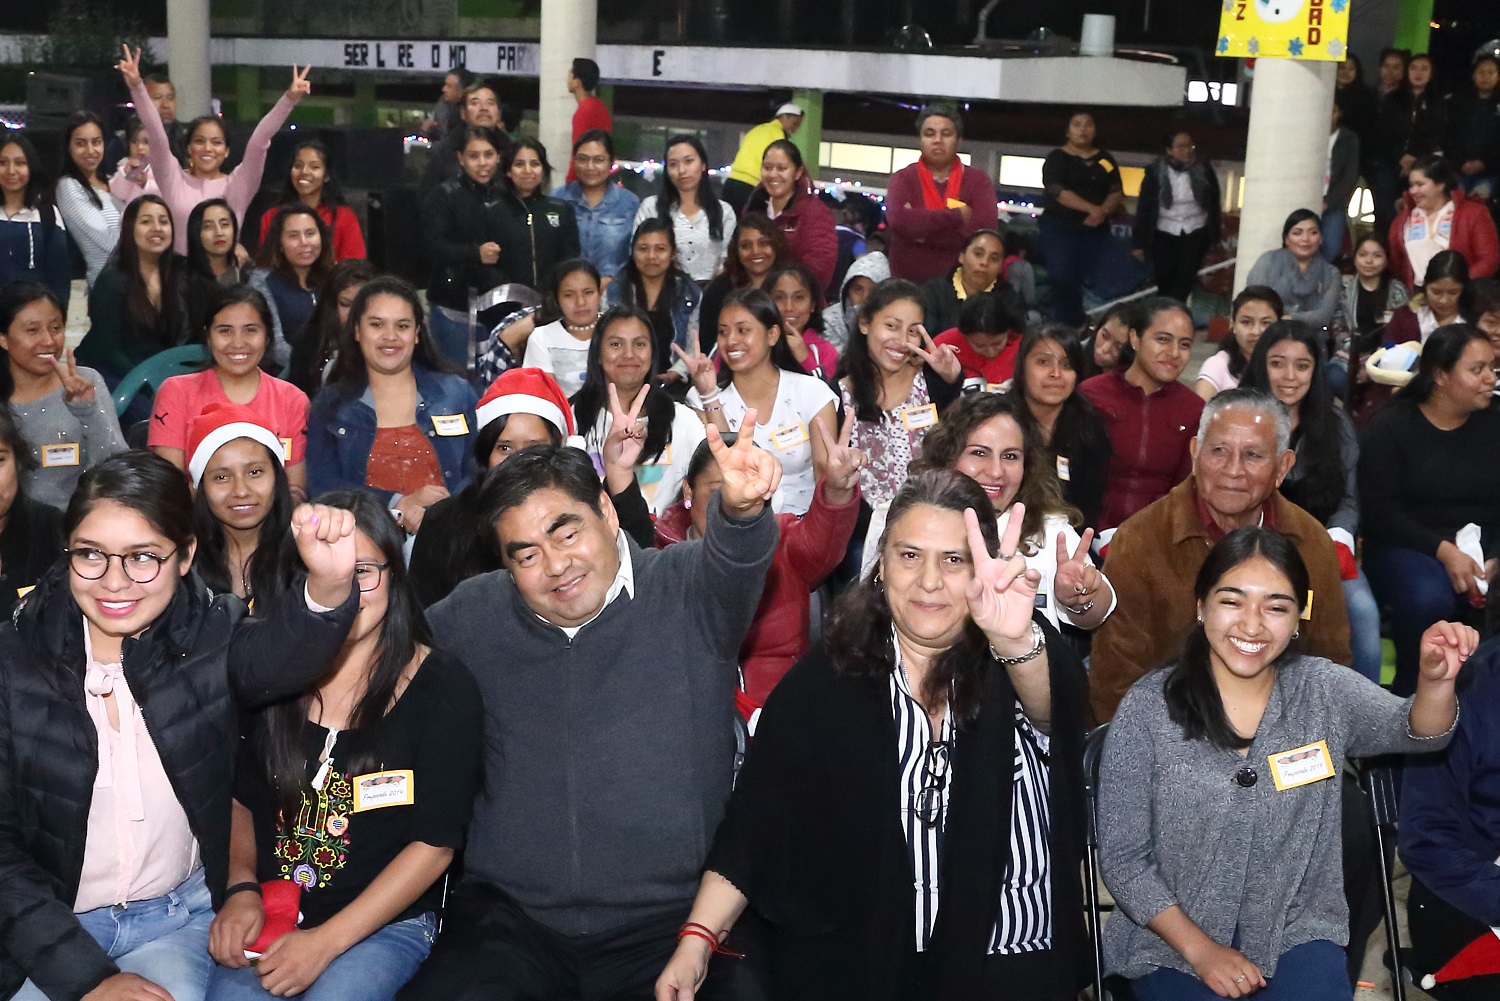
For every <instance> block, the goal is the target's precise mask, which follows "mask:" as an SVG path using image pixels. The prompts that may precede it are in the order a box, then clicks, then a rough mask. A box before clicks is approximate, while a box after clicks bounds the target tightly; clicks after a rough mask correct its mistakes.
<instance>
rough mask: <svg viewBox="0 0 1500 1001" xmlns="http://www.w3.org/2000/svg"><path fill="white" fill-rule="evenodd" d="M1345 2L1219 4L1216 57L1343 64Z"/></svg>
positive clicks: (1236, 0) (1231, 0)
mask: <svg viewBox="0 0 1500 1001" xmlns="http://www.w3.org/2000/svg"><path fill="white" fill-rule="evenodd" d="M1348 38H1349V0H1224V13H1223V14H1222V15H1221V16H1220V18H1219V44H1218V46H1217V48H1216V49H1215V51H1216V52H1217V53H1218V54H1219V55H1221V56H1228V57H1232V58H1251V59H1257V58H1259V59H1267V58H1272V59H1320V60H1324V61H1328V62H1342V61H1343V58H1344V52H1345V48H1346V44H1345V43H1346V42H1347V41H1348Z"/></svg>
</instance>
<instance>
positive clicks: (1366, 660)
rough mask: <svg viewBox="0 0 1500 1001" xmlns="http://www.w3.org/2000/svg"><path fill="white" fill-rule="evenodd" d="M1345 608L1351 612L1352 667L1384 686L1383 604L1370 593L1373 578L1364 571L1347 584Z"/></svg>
mask: <svg viewBox="0 0 1500 1001" xmlns="http://www.w3.org/2000/svg"><path fill="white" fill-rule="evenodd" d="M1344 607H1345V608H1346V609H1347V610H1348V612H1349V649H1350V651H1351V652H1352V653H1353V654H1354V656H1353V658H1352V659H1351V660H1350V663H1349V666H1350V667H1352V668H1354V669H1355V670H1356V671H1358V672H1359V673H1360V674H1362V675H1364V676H1365V677H1366V678H1369V679H1370V680H1371V681H1373V682H1375V684H1377V685H1378V684H1380V604H1379V602H1377V601H1376V600H1375V595H1374V594H1373V593H1372V592H1371V591H1370V581H1369V578H1367V577H1366V576H1365V572H1364V571H1363V570H1361V571H1360V572H1359V576H1358V577H1356V578H1354V579H1353V580H1346V581H1344Z"/></svg>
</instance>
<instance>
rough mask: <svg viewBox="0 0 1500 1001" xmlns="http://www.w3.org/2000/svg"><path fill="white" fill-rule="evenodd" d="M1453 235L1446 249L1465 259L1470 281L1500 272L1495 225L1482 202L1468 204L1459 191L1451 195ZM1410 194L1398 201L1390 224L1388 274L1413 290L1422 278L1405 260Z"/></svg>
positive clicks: (1499, 245) (1468, 201) (1410, 202)
mask: <svg viewBox="0 0 1500 1001" xmlns="http://www.w3.org/2000/svg"><path fill="white" fill-rule="evenodd" d="M1452 198H1453V232H1452V233H1451V234H1450V235H1449V237H1448V249H1449V250H1456V251H1458V252H1459V253H1460V254H1463V255H1464V260H1465V261H1466V262H1467V263H1468V265H1469V278H1470V279H1471V280H1472V279H1475V278H1488V277H1489V276H1490V275H1493V274H1494V273H1495V272H1496V270H1497V269H1500V237H1497V236H1496V233H1495V222H1494V220H1492V219H1491V218H1490V213H1489V210H1488V209H1487V208H1485V206H1484V205H1483V203H1481V202H1475V201H1470V200H1469V199H1468V198H1466V197H1465V196H1464V193H1463V192H1462V191H1454V192H1453V193H1452ZM1412 204H1413V203H1412V199H1411V192H1409V191H1408V192H1407V193H1406V194H1405V195H1403V196H1402V197H1401V214H1400V215H1398V216H1397V217H1396V221H1395V222H1393V223H1391V231H1390V244H1389V245H1390V248H1391V250H1390V253H1391V274H1393V275H1395V276H1396V277H1397V278H1400V279H1401V280H1402V281H1403V282H1405V283H1406V287H1407V288H1409V289H1413V290H1415V289H1416V287H1417V280H1418V279H1420V278H1422V277H1424V276H1422V275H1413V274H1412V271H1411V261H1410V260H1409V259H1408V258H1407V256H1406V241H1405V240H1404V239H1402V234H1404V233H1405V232H1406V224H1407V223H1408V222H1409V221H1411V210H1412Z"/></svg>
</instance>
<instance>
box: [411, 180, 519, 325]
mask: <svg viewBox="0 0 1500 1001" xmlns="http://www.w3.org/2000/svg"><path fill="white" fill-rule="evenodd" d="M502 195H503V192H502V189H501V188H500V186H499V185H497V184H478V183H476V182H475V181H474V180H473V179H471V178H470V177H469V176H468V175H467V174H464V175H460V176H459V177H458V178H457V179H456V180H452V181H447V182H445V183H444V184H443V185H442V186H441V187H439V188H438V189H437V190H436V191H434V192H432V194H431V196H430V197H429V198H428V199H427V202H426V204H425V205H424V206H423V217H424V218H425V219H426V221H427V229H426V236H427V253H428V254H429V255H430V256H431V257H432V278H431V280H430V281H429V282H428V283H427V301H428V302H429V303H431V304H433V305H436V306H447V307H448V308H449V309H457V310H461V311H467V310H468V308H469V296H470V295H472V294H473V293H474V292H476V291H484V290H486V289H491V288H494V287H495V286H496V285H499V284H500V283H501V281H502V280H503V279H501V277H500V269H499V268H498V267H497V266H496V265H493V264H483V263H481V262H480V260H479V245H480V244H482V243H500V241H501V237H502V236H503V235H504V234H503V232H502V230H501V228H500V220H499V217H498V215H497V214H496V213H495V211H494V208H495V205H496V204H497V203H498V202H499V200H500V198H501V197H502ZM501 246H502V247H503V246H504V244H503V243H502V244H501ZM501 256H502V257H503V256H504V252H503V251H502V252H501Z"/></svg>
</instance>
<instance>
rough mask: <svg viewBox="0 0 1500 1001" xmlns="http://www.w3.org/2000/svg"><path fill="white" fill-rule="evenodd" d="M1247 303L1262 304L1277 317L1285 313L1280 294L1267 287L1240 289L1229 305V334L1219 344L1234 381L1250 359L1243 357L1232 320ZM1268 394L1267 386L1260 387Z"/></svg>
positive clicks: (1242, 373) (1255, 286) (1251, 286)
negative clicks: (1226, 356)
mask: <svg viewBox="0 0 1500 1001" xmlns="http://www.w3.org/2000/svg"><path fill="white" fill-rule="evenodd" d="M1249 302H1263V303H1265V304H1266V305H1267V306H1270V307H1271V308H1272V309H1273V310H1275V312H1276V315H1277V316H1278V317H1279V316H1281V315H1282V314H1284V313H1285V312H1286V305H1285V304H1284V303H1283V302H1282V301H1281V296H1280V294H1278V293H1277V291H1276V290H1275V289H1273V288H1272V287H1271V286H1269V285H1246V286H1245V287H1244V288H1242V289H1240V294H1239V295H1237V296H1235V297H1234V302H1232V303H1230V304H1229V333H1228V334H1225V335H1224V339H1223V340H1222V341H1220V342H1219V351H1221V352H1222V353H1224V354H1227V355H1228V356H1229V374H1230V375H1232V376H1234V377H1235V378H1236V379H1239V378H1242V377H1243V376H1244V374H1245V366H1246V365H1248V364H1249V363H1250V359H1249V358H1246V357H1245V351H1244V349H1243V348H1241V347H1240V339H1239V338H1238V337H1237V336H1235V333H1234V319H1235V317H1237V316H1239V313H1240V307H1241V306H1244V305H1245V304H1246V303H1249ZM1261 388H1263V389H1265V390H1266V391H1267V392H1270V387H1269V386H1263V387H1261Z"/></svg>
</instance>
